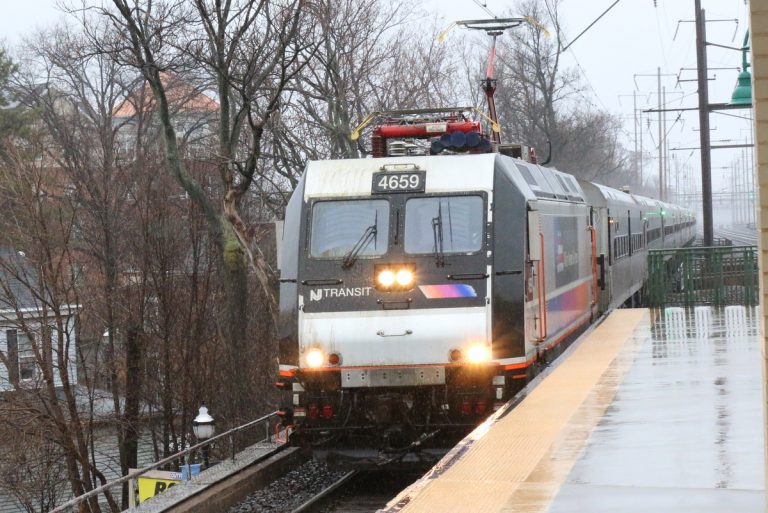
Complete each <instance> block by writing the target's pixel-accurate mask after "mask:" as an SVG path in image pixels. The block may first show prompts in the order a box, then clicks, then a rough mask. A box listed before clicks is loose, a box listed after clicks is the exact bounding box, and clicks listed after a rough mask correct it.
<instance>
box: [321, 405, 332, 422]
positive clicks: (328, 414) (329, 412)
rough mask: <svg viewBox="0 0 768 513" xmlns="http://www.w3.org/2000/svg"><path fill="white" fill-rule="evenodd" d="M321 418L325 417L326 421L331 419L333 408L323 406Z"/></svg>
mask: <svg viewBox="0 0 768 513" xmlns="http://www.w3.org/2000/svg"><path fill="white" fill-rule="evenodd" d="M323 417H325V418H326V419H330V418H331V417H333V406H331V405H330V404H326V405H325V406H323Z"/></svg>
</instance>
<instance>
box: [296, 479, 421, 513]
mask: <svg viewBox="0 0 768 513" xmlns="http://www.w3.org/2000/svg"><path fill="white" fill-rule="evenodd" d="M424 470H425V469H418V470H417V469H409V470H406V471H403V469H401V468H398V469H389V470H353V471H350V472H348V473H347V474H345V475H344V476H342V477H341V478H340V479H338V480H337V481H336V482H335V483H333V484H331V485H330V486H328V487H327V488H326V489H324V490H322V491H321V492H319V493H318V494H316V495H315V496H314V497H312V498H311V499H309V500H308V501H306V502H305V503H304V504H302V505H300V506H299V507H297V508H296V509H294V510H292V511H291V513H370V512H374V511H376V510H378V509H381V508H383V507H384V506H385V505H386V504H387V502H389V501H390V499H392V498H393V497H394V496H395V495H397V494H398V493H399V492H400V491H401V490H403V489H404V488H406V487H407V486H408V485H409V484H411V483H412V482H413V481H415V480H416V479H418V478H419V477H420V476H421V474H422V473H423V472H424Z"/></svg>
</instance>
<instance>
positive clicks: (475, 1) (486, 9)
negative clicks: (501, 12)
mask: <svg viewBox="0 0 768 513" xmlns="http://www.w3.org/2000/svg"><path fill="white" fill-rule="evenodd" d="M472 1H473V2H474V3H475V5H477V6H478V7H480V8H481V9H482V10H484V11H485V12H486V13H487V14H488V15H489V16H493V17H494V18H498V16H496V15H495V14H493V12H491V10H490V9H488V5H486V4H485V3H483V2H480V0H472Z"/></svg>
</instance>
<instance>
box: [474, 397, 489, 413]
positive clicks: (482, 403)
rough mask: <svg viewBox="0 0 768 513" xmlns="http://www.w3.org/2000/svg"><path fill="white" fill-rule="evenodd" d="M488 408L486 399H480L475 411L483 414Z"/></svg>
mask: <svg viewBox="0 0 768 513" xmlns="http://www.w3.org/2000/svg"><path fill="white" fill-rule="evenodd" d="M487 409H488V405H487V404H486V402H485V399H479V400H478V401H477V403H476V404H475V413H477V414H478V415H482V414H483V413H485V411H486V410H487Z"/></svg>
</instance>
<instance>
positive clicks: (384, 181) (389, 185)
mask: <svg viewBox="0 0 768 513" xmlns="http://www.w3.org/2000/svg"><path fill="white" fill-rule="evenodd" d="M376 185H377V186H378V187H379V188H381V189H417V188H418V187H419V175H390V176H382V177H381V178H380V179H379V183H378V184H376Z"/></svg>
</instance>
